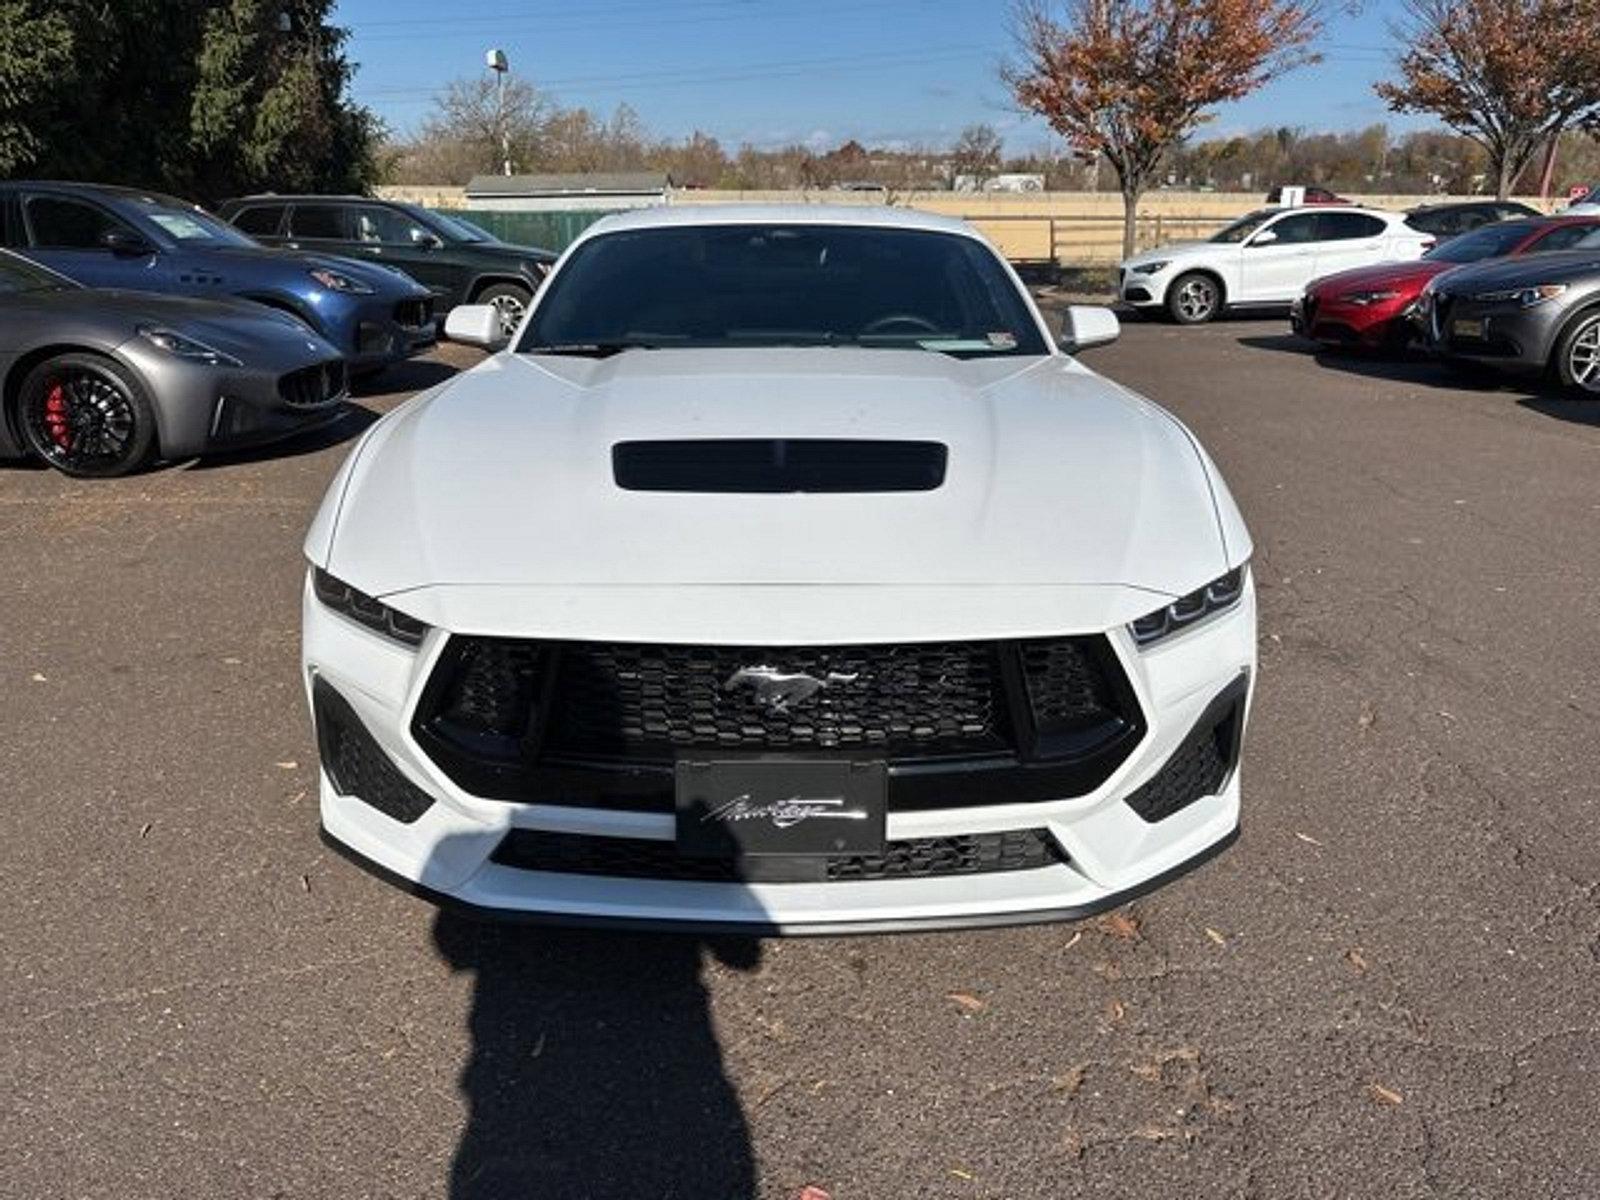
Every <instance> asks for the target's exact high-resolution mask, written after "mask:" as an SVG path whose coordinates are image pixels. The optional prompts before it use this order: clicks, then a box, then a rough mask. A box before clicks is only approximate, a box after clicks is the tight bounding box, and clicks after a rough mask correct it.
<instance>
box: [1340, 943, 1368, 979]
mask: <svg viewBox="0 0 1600 1200" xmlns="http://www.w3.org/2000/svg"><path fill="white" fill-rule="evenodd" d="M1344 960H1345V962H1347V963H1349V964H1350V965H1351V966H1352V967H1354V968H1355V972H1356V974H1357V975H1365V974H1366V973H1367V960H1366V959H1364V958H1362V957H1361V951H1360V950H1359V949H1357V948H1356V947H1354V946H1352V947H1351V948H1350V949H1348V950H1346V951H1345V952H1344Z"/></svg>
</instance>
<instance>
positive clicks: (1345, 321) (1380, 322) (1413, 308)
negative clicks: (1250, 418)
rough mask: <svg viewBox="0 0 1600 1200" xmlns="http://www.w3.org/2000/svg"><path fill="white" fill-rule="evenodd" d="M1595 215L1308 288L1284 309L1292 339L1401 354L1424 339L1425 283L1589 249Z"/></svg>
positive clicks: (1507, 227) (1505, 229) (1463, 244)
mask: <svg viewBox="0 0 1600 1200" xmlns="http://www.w3.org/2000/svg"><path fill="white" fill-rule="evenodd" d="M1596 237H1600V215H1596V216H1593V217H1568V216H1565V215H1562V216H1558V217H1536V218H1533V219H1531V220H1521V221H1501V222H1498V223H1496V224H1494V225H1486V226H1484V227H1483V228H1481V229H1478V230H1476V231H1475V232H1473V233H1467V234H1463V235H1462V236H1460V237H1455V238H1451V239H1450V240H1449V241H1447V242H1444V243H1443V244H1441V245H1438V246H1435V247H1434V248H1433V249H1432V250H1429V251H1428V252H1427V253H1426V254H1424V255H1423V256H1422V257H1421V258H1420V259H1418V260H1417V261H1416V262H1402V263H1382V264H1379V265H1378V266H1375V267H1363V268H1361V269H1360V270H1356V271H1341V272H1339V273H1338V274H1335V275H1328V276H1324V277H1323V278H1321V279H1317V280H1313V281H1312V283H1311V285H1310V286H1309V287H1307V288H1306V291H1305V295H1303V296H1301V297H1300V298H1299V299H1298V300H1296V301H1295V302H1294V304H1293V305H1292V306H1291V307H1290V309H1289V324H1290V326H1291V327H1292V328H1293V329H1294V331H1295V332H1296V333H1301V334H1304V335H1305V336H1306V337H1309V338H1312V339H1314V340H1316V341H1319V342H1323V343H1325V344H1327V345H1331V346H1360V347H1365V348H1367V349H1380V348H1383V349H1391V350H1392V349H1399V348H1401V347H1404V346H1406V345H1408V344H1409V343H1410V342H1411V341H1412V340H1413V338H1415V337H1417V336H1419V335H1420V333H1421V328H1420V326H1419V325H1418V324H1417V322H1416V319H1415V318H1416V312H1417V302H1418V301H1419V300H1420V299H1421V298H1422V289H1423V288H1424V287H1425V286H1426V285H1427V283H1428V281H1429V280H1431V279H1433V278H1435V277H1436V276H1439V275H1442V274H1444V272H1446V271H1449V270H1451V269H1453V268H1455V267H1459V266H1462V265H1464V264H1466V263H1474V262H1479V261H1481V260H1483V259H1489V258H1503V257H1506V256H1508V255H1513V254H1537V253H1550V252H1554V251H1557V250H1570V249H1573V248H1574V247H1577V246H1587V245H1590V244H1591V243H1592V241H1593V239H1595V238H1596Z"/></svg>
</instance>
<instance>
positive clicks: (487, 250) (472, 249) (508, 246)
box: [452, 242, 561, 266]
mask: <svg viewBox="0 0 1600 1200" xmlns="http://www.w3.org/2000/svg"><path fill="white" fill-rule="evenodd" d="M452 249H455V250H461V251H465V252H467V253H469V254H479V255H482V256H483V257H484V258H494V259H504V258H507V257H509V256H511V255H516V256H517V257H518V258H525V259H527V260H528V261H529V262H536V263H543V264H545V265H546V266H548V265H549V264H550V263H553V262H555V261H556V259H558V258H560V257H561V256H560V255H559V254H557V253H556V252H555V251H553V250H545V249H541V248H540V247H538V246H521V245H518V244H516V243H515V242H458V243H457V244H456V245H455V246H453V247H452Z"/></svg>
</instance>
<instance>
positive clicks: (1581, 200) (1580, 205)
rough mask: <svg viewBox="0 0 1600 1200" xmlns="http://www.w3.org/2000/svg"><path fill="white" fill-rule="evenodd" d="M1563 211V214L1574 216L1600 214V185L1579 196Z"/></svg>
mask: <svg viewBox="0 0 1600 1200" xmlns="http://www.w3.org/2000/svg"><path fill="white" fill-rule="evenodd" d="M1561 211H1562V212H1563V213H1571V214H1574V215H1576V214H1579V213H1582V214H1585V215H1588V214H1592V213H1600V184H1596V185H1595V186H1594V187H1592V188H1590V189H1589V190H1588V191H1587V192H1585V193H1584V194H1583V195H1582V196H1579V197H1578V198H1577V199H1576V200H1574V201H1573V202H1572V203H1571V204H1569V205H1567V206H1566V207H1565V208H1563V209H1562V210H1561Z"/></svg>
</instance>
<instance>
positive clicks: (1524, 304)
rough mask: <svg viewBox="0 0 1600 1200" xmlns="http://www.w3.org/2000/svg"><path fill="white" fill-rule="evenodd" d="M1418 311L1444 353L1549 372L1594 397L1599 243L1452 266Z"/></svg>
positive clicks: (1599, 326)
mask: <svg viewBox="0 0 1600 1200" xmlns="http://www.w3.org/2000/svg"><path fill="white" fill-rule="evenodd" d="M1590 237H1591V238H1593V239H1595V241H1596V242H1600V231H1596V232H1595V233H1593V234H1591V235H1590ZM1418 316H1419V318H1420V319H1421V321H1422V322H1423V326H1424V328H1425V331H1426V334H1427V339H1428V344H1429V345H1430V346H1431V347H1433V349H1435V350H1437V351H1438V352H1439V353H1441V354H1443V355H1444V356H1445V357H1446V358H1447V359H1449V360H1453V361H1456V362H1467V363H1472V364H1477V365H1480V366H1490V367H1505V368H1508V369H1520V370H1530V371H1531V370H1537V371H1548V372H1549V374H1550V377H1551V378H1552V379H1553V380H1554V381H1555V382H1557V383H1559V384H1560V385H1562V386H1563V387H1566V388H1569V389H1571V390H1572V391H1574V392H1576V393H1577V394H1578V395H1580V396H1584V397H1590V398H1596V399H1600V244H1596V245H1586V246H1584V247H1583V248H1580V249H1575V250H1564V251H1560V252H1557V253H1552V254H1527V255H1521V256H1518V257H1515V258H1497V259H1490V260H1488V261H1486V262H1482V263H1475V264H1472V265H1470V266H1464V267H1457V268H1456V269H1455V270H1453V271H1447V272H1445V273H1444V274H1443V275H1440V276H1438V277H1437V278H1435V279H1433V280H1432V281H1431V282H1430V283H1429V284H1428V286H1427V287H1426V288H1425V289H1424V290H1423V293H1422V299H1421V301H1420V302H1419V313H1418Z"/></svg>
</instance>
